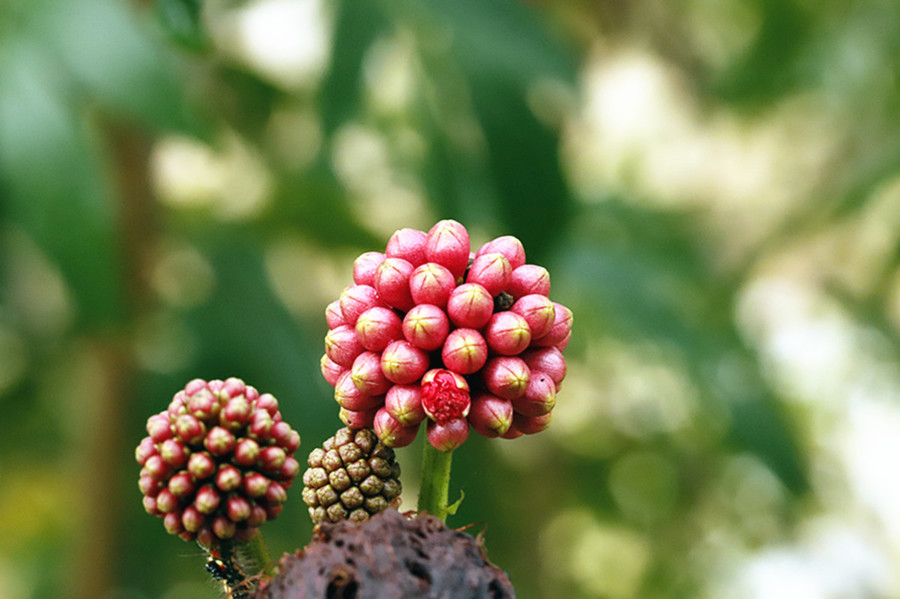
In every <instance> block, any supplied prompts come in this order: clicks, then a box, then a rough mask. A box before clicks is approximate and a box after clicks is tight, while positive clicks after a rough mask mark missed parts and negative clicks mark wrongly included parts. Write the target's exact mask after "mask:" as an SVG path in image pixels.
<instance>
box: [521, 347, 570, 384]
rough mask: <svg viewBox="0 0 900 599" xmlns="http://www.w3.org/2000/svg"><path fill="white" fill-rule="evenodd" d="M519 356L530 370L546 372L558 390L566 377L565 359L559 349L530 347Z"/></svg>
mask: <svg viewBox="0 0 900 599" xmlns="http://www.w3.org/2000/svg"><path fill="white" fill-rule="evenodd" d="M521 357H522V359H523V360H525V363H526V364H527V365H528V368H529V369H530V370H532V371H535V370H539V371H541V372H543V373H546V374H547V376H549V377H550V379H551V380H552V381H553V383H554V384H555V385H556V388H557V390H559V385H560V384H561V383H562V382H563V379H564V378H566V359H565V358H564V357H563V355H562V352H561V351H560V350H558V349H556V348H555V347H542V348H539V349H530V350H528V351H526V352H525V353H523V354H522V356H521Z"/></svg>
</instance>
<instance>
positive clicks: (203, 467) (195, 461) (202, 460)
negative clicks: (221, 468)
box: [187, 451, 216, 480]
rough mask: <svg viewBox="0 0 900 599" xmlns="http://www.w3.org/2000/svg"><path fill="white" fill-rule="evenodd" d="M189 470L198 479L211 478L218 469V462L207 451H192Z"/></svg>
mask: <svg viewBox="0 0 900 599" xmlns="http://www.w3.org/2000/svg"><path fill="white" fill-rule="evenodd" d="M187 468H188V472H190V473H191V476H193V477H194V478H196V479H197V480H203V479H204V478H209V477H210V476H212V473H213V472H215V471H216V463H215V461H214V460H213V459H212V458H211V457H210V456H209V454H208V453H206V452H202V451H201V452H197V453H192V454H191V457H189V458H188V465H187Z"/></svg>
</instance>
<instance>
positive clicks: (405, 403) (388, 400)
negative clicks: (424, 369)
mask: <svg viewBox="0 0 900 599" xmlns="http://www.w3.org/2000/svg"><path fill="white" fill-rule="evenodd" d="M384 408H385V410H386V411H387V412H388V414H390V415H391V416H392V417H393V418H394V420H396V421H397V422H399V423H400V424H401V425H402V426H416V425H417V424H419V423H420V422H422V421H423V420H425V416H426V415H425V409H424V408H423V407H422V388H421V387H420V386H419V385H394V386H393V387H391V388H390V389H388V392H387V395H385V396H384Z"/></svg>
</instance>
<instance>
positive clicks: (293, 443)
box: [282, 430, 300, 455]
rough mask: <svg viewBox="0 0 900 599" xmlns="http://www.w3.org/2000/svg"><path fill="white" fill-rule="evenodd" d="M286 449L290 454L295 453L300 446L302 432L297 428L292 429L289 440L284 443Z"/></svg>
mask: <svg viewBox="0 0 900 599" xmlns="http://www.w3.org/2000/svg"><path fill="white" fill-rule="evenodd" d="M282 447H284V450H285V451H286V452H288V455H291V454H293V453H294V452H295V451H297V450H298V449H299V448H300V433H298V432H297V431H295V430H291V435H290V436H289V437H288V439H287V441H285V442H284V444H283V445H282Z"/></svg>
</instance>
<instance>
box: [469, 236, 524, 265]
mask: <svg viewBox="0 0 900 599" xmlns="http://www.w3.org/2000/svg"><path fill="white" fill-rule="evenodd" d="M493 252H497V253H500V254H503V255H504V256H506V259H507V260H509V265H510V266H511V267H512V268H513V269H516V268H519V267H520V266H522V265H523V264H525V248H524V247H523V246H522V242H521V241H519V240H518V238H516V237H513V236H512V235H503V236H502V237H497V238H496V239H492V240H491V241H488V242H487V243H486V244H484V245H483V246H481V247H480V248H479V249H478V252H476V253H475V258H476V259H477V258H478V257H479V256H483V255H484V254H490V253H493Z"/></svg>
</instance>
